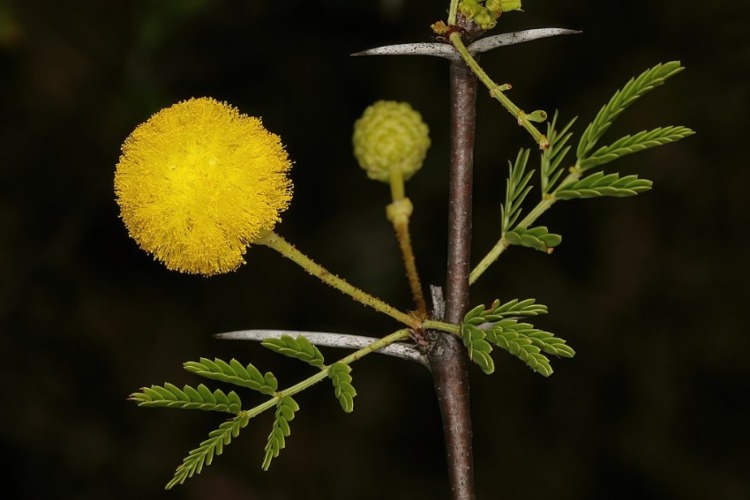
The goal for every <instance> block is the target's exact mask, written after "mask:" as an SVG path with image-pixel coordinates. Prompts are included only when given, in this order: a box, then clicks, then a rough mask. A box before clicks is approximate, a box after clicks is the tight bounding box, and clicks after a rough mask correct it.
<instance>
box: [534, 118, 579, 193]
mask: <svg viewBox="0 0 750 500" xmlns="http://www.w3.org/2000/svg"><path fill="white" fill-rule="evenodd" d="M575 121H576V118H573V119H572V120H570V121H569V122H568V124H567V125H565V126H564V127H563V129H562V130H560V131H558V130H557V128H556V127H557V111H555V114H554V116H553V117H552V121H551V122H550V123H548V124H547V140H548V141H549V147H548V148H547V149H545V150H543V151H542V161H541V168H540V173H541V179H542V180H541V187H542V196H544V195H545V194H547V193H549V192H550V190H551V189H552V188H553V187H554V186H555V184H557V182H558V181H559V180H560V176H561V175H562V174H563V172H564V171H565V169H563V168H562V166H563V163H562V162H563V160H564V159H565V156H566V155H567V154H568V151H570V148H571V146H570V145H569V144H568V141H569V140H570V138H571V137H572V136H573V132H570V127H571V126H572V125H573V124H574V123H575Z"/></svg>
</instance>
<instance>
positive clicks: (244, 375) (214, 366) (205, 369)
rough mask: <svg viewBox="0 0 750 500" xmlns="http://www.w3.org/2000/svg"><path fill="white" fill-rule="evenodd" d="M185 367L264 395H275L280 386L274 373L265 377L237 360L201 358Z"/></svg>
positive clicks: (203, 375) (267, 373) (197, 373)
mask: <svg viewBox="0 0 750 500" xmlns="http://www.w3.org/2000/svg"><path fill="white" fill-rule="evenodd" d="M183 366H184V368H185V370H187V371H189V372H190V373H194V374H196V375H200V376H201V377H205V378H209V379H212V380H219V381H221V382H227V383H229V384H234V385H239V386H242V387H247V388H249V389H252V390H254V391H258V392H260V393H262V394H268V395H272V394H274V393H275V392H276V389H278V385H279V383H278V381H277V380H276V377H274V375H273V373H271V372H266V373H265V375H261V373H260V371H259V370H258V369H257V368H255V366H253V365H252V364H249V363H248V365H247V366H243V365H242V363H240V362H239V361H237V360H236V359H232V360H231V361H230V362H229V363H227V362H225V361H223V360H221V359H218V358H215V359H214V360H213V361H211V360H210V359H207V358H200V361H188V362H186V363H184V365H183Z"/></svg>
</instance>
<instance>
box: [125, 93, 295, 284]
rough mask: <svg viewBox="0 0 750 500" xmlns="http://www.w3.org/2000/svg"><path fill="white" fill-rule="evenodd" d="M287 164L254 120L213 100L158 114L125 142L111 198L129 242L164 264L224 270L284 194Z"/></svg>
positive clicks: (268, 221) (271, 220)
mask: <svg viewBox="0 0 750 500" xmlns="http://www.w3.org/2000/svg"><path fill="white" fill-rule="evenodd" d="M290 167H291V162H290V161H289V157H288V156H287V153H286V151H285V150H284V147H283V146H282V144H281V141H280V139H279V137H278V136H277V135H275V134H272V133H271V132H269V131H268V130H266V129H265V128H263V125H262V123H261V121H260V120H259V119H258V118H254V117H251V116H247V115H243V114H241V113H240V112H239V111H238V110H237V109H236V108H234V107H233V106H230V105H228V104H225V103H221V102H218V101H216V100H214V99H211V98H207V97H203V98H199V99H189V100H187V101H183V102H180V103H178V104H175V105H173V106H171V107H169V108H165V109H163V110H161V111H159V112H158V113H156V114H155V115H154V116H152V117H151V118H149V120H148V121H146V122H145V123H143V124H141V125H139V126H138V127H137V128H136V129H135V130H134V131H133V133H132V134H130V136H129V137H128V138H127V139H126V140H125V143H124V144H123V146H122V155H121V156H120V161H119V163H118V164H117V170H116V172H115V194H116V195H117V203H118V205H119V206H120V210H121V217H122V220H123V221H124V222H125V226H126V227H127V229H128V232H129V233H130V236H131V237H132V238H133V239H134V240H135V241H136V242H137V243H138V245H140V247H141V248H143V249H144V250H145V251H146V252H148V253H150V254H152V255H153V256H154V257H155V258H156V259H157V260H159V261H161V262H163V263H164V264H165V265H166V266H167V268H169V269H173V270H177V271H181V272H185V273H192V274H203V275H206V276H210V275H213V274H219V273H226V272H229V271H232V270H234V269H236V268H237V267H239V266H240V265H241V264H243V263H244V259H243V255H244V254H245V251H246V249H247V245H248V244H249V243H252V242H253V241H254V240H255V239H256V238H258V237H260V236H262V235H263V234H265V233H267V232H268V231H270V230H271V229H273V227H274V225H275V224H276V222H278V221H279V213H280V212H281V211H282V210H284V209H286V207H287V205H288V204H289V201H290V200H291V197H292V192H291V188H292V184H291V182H290V181H289V179H288V178H287V172H288V171H289V168H290Z"/></svg>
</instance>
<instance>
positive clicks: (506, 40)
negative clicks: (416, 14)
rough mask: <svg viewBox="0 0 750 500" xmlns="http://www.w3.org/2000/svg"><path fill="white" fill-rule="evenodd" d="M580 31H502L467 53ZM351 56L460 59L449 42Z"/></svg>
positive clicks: (388, 47)
mask: <svg viewBox="0 0 750 500" xmlns="http://www.w3.org/2000/svg"><path fill="white" fill-rule="evenodd" d="M576 33H580V31H576V30H569V29H565V28H538V29H533V30H526V31H515V32H513V33H502V34H500V35H495V36H489V37H487V38H480V39H479V40H477V41H476V42H474V43H472V44H471V45H469V46H468V47H467V48H468V49H469V53H471V54H472V55H475V54H481V53H483V52H487V51H489V50H492V49H495V48H497V47H504V46H506V45H515V44H517V43H524V42H531V41H533V40H539V39H540V38H547V37H550V36H557V35H573V34H576ZM352 55H353V56H435V57H442V58H445V59H448V60H450V61H460V60H461V56H460V55H459V53H458V52H457V51H456V49H454V48H453V46H452V45H450V44H449V43H438V42H432V43H426V42H425V43H402V44H398V45H385V46H383V47H376V48H374V49H368V50H363V51H361V52H355V53H354V54H352Z"/></svg>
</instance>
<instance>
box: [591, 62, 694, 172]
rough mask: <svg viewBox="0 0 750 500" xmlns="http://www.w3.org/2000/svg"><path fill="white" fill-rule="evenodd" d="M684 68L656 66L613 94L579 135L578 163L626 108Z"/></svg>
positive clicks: (678, 66)
mask: <svg viewBox="0 0 750 500" xmlns="http://www.w3.org/2000/svg"><path fill="white" fill-rule="evenodd" d="M683 69H684V68H683V67H682V65H681V64H680V63H679V62H678V61H671V62H668V63H664V64H657V65H656V66H654V67H653V68H650V69H648V70H646V71H644V72H643V73H641V74H640V75H639V76H638V77H637V78H631V79H630V81H628V83H626V84H625V86H624V87H623V88H622V89H621V90H618V91H617V92H615V95H614V96H612V98H611V99H610V100H609V102H608V103H607V104H606V105H604V107H602V109H601V110H599V113H597V115H596V117H595V118H594V121H592V122H591V123H590V124H589V125H588V127H586V130H584V132H583V134H582V135H581V140H580V141H579V142H578V149H577V150H576V156H577V158H578V160H579V162H580V161H582V160H584V159H585V158H586V157H587V155H588V153H589V152H590V151H591V150H592V149H593V148H594V146H596V143H597V141H598V140H599V139H600V138H601V136H602V135H604V133H605V132H606V131H607V129H608V128H609V127H610V126H611V125H612V122H613V121H614V120H615V119H616V118H617V117H618V116H620V114H622V112H623V111H625V109H627V107H628V106H630V105H631V104H633V103H634V102H635V101H636V100H637V99H638V98H640V97H641V96H642V95H644V94H645V93H647V92H648V91H650V90H653V89H654V88H656V87H658V86H659V85H662V84H663V83H664V82H665V81H666V80H667V78H669V77H671V76H674V75H676V74H677V73H679V72H680V71H682V70H683Z"/></svg>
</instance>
